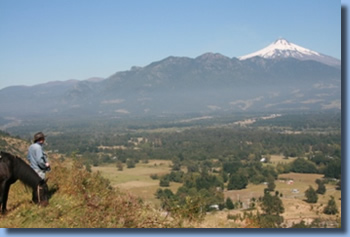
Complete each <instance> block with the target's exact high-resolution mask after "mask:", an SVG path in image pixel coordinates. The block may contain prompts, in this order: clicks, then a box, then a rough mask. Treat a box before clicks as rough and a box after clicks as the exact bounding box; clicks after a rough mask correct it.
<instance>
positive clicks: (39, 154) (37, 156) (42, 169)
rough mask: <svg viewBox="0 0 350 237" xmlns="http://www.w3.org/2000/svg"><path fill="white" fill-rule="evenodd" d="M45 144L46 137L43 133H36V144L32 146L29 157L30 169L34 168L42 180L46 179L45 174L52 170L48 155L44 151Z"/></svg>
mask: <svg viewBox="0 0 350 237" xmlns="http://www.w3.org/2000/svg"><path fill="white" fill-rule="evenodd" d="M44 142H45V135H44V134H43V133H42V132H38V133H36V134H35V135H34V143H33V144H32V145H30V147H29V149H28V155H27V158H28V160H29V162H30V167H32V168H33V170H34V171H35V172H37V173H38V175H39V176H40V177H41V178H42V179H45V173H46V172H47V171H50V169H51V168H50V163H49V161H48V159H47V155H46V154H45V153H44V151H43V144H44Z"/></svg>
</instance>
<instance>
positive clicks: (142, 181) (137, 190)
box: [92, 160, 181, 206]
mask: <svg viewBox="0 0 350 237" xmlns="http://www.w3.org/2000/svg"><path fill="white" fill-rule="evenodd" d="M171 164H172V163H171V161H168V160H150V161H149V162H148V163H138V164H136V167H135V168H126V167H125V166H124V167H123V170H122V171H119V170H118V168H117V167H116V165H115V164H109V165H106V166H98V167H92V171H93V172H100V173H101V175H102V176H103V177H104V178H107V179H108V180H109V181H110V182H111V185H112V186H113V187H117V188H120V189H121V190H123V191H127V192H129V193H131V194H133V195H135V196H138V197H141V198H142V199H143V200H144V201H146V202H149V203H152V204H155V205H156V206H157V205H158V204H159V200H158V199H156V198H155V196H154V194H155V193H156V191H157V189H158V188H159V179H155V180H154V179H152V178H151V177H150V176H151V175H152V174H157V175H158V176H162V175H165V174H168V173H170V171H171V167H170V165H171ZM180 186H181V184H178V183H173V182H172V183H170V187H169V189H171V190H172V191H173V192H176V190H177V189H178V188H179V187H180Z"/></svg>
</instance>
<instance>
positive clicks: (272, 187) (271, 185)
mask: <svg viewBox="0 0 350 237" xmlns="http://www.w3.org/2000/svg"><path fill="white" fill-rule="evenodd" d="M275 188H276V184H275V178H274V177H273V176H269V177H268V178H267V189H268V190H269V191H273V190H275Z"/></svg>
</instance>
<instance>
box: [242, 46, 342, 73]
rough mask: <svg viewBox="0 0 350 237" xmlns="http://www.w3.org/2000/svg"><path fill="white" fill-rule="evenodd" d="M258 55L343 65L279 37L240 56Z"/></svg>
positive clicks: (243, 58)
mask: <svg viewBox="0 0 350 237" xmlns="http://www.w3.org/2000/svg"><path fill="white" fill-rule="evenodd" d="M257 56H258V57H262V58H268V59H278V58H289V57H292V58H296V59H299V60H314V61H318V62H321V63H324V64H327V65H330V66H340V65H341V61H340V60H338V59H336V58H333V57H330V56H327V55H324V54H321V53H318V52H316V51H312V50H310V49H306V48H304V47H301V46H299V45H296V44H293V43H290V42H289V41H288V40H286V39H278V40H276V41H275V42H273V43H272V44H270V45H268V46H267V47H265V48H263V49H261V50H259V51H256V52H254V53H251V54H248V55H245V56H241V57H238V58H239V59H240V60H246V59H248V58H253V57H257Z"/></svg>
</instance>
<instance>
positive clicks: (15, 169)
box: [0, 151, 49, 214]
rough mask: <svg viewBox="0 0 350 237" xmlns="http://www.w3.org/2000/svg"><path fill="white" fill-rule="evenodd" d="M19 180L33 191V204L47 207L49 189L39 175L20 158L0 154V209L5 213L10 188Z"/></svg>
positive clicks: (4, 153) (3, 153)
mask: <svg viewBox="0 0 350 237" xmlns="http://www.w3.org/2000/svg"><path fill="white" fill-rule="evenodd" d="M18 179H19V180H21V181H22V183H24V184H25V185H26V186H28V187H30V188H32V190H33V202H34V203H37V204H39V205H43V206H46V205H48V197H49V189H48V186H47V184H46V180H43V179H41V178H40V177H39V175H38V174H37V173H36V172H35V171H34V170H33V169H32V168H31V167H30V166H29V165H28V164H27V163H26V162H24V161H23V160H22V159H21V158H19V157H17V156H13V155H11V154H9V153H6V152H2V151H1V152H0V185H1V186H0V207H1V212H2V214H4V213H5V212H6V203H7V198H8V194H9V191H10V186H11V184H13V183H14V182H16V181H17V180H18Z"/></svg>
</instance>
